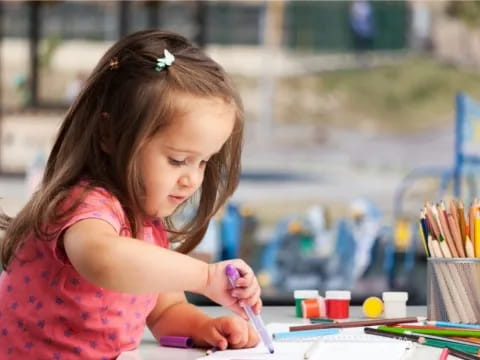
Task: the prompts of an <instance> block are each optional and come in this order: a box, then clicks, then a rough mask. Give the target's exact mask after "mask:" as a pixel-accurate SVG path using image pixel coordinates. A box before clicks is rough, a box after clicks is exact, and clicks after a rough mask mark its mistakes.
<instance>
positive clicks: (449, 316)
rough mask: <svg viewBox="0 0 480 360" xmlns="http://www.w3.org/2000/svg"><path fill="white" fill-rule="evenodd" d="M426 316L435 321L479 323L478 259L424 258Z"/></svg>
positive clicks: (479, 278)
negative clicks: (425, 265) (425, 264)
mask: <svg viewBox="0 0 480 360" xmlns="http://www.w3.org/2000/svg"><path fill="white" fill-rule="evenodd" d="M427 316H428V319H429V320H436V321H449V322H457V323H466V324H479V323H480V259H476V258H453V259H452V258H450V259H445V258H429V259H428V265H427Z"/></svg>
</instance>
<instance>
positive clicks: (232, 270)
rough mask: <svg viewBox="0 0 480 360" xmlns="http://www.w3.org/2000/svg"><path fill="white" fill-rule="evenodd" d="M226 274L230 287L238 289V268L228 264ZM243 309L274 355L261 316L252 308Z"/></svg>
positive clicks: (245, 307)
mask: <svg viewBox="0 0 480 360" xmlns="http://www.w3.org/2000/svg"><path fill="white" fill-rule="evenodd" d="M225 273H226V274H227V277H228V281H229V282H230V285H232V287H234V288H235V287H236V285H235V283H236V282H237V280H238V279H239V278H240V274H239V273H238V270H237V268H236V267H235V266H233V265H232V264H228V265H227V267H226V268H225ZM242 308H243V310H245V312H246V313H247V316H248V318H249V319H250V321H251V323H252V324H253V325H254V326H255V329H257V332H258V334H259V335H260V337H261V338H262V341H263V343H264V344H265V346H266V347H267V348H268V351H270V353H271V354H273V343H272V339H271V338H270V335H269V334H268V332H267V329H265V325H264V324H263V321H262V318H261V317H260V315H255V313H254V312H253V310H252V308H251V307H250V306H242Z"/></svg>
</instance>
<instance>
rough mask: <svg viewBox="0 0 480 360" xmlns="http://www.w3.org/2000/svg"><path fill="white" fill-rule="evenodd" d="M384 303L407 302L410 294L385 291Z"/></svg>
mask: <svg viewBox="0 0 480 360" xmlns="http://www.w3.org/2000/svg"><path fill="white" fill-rule="evenodd" d="M382 299H383V301H407V300H408V292H406V291H385V292H383V293H382Z"/></svg>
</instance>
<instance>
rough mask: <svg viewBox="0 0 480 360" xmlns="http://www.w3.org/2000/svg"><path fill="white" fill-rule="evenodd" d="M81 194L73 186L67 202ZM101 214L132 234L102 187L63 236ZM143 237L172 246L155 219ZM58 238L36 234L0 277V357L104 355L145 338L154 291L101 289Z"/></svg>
mask: <svg viewBox="0 0 480 360" xmlns="http://www.w3.org/2000/svg"><path fill="white" fill-rule="evenodd" d="M82 192H83V187H82V185H78V186H76V187H75V188H74V189H73V190H72V191H71V193H70V197H69V199H68V200H67V202H66V203H68V201H75V200H76V199H78V198H79V196H80V194H81V193H82ZM89 218H97V219H102V220H103V221H106V222H108V223H109V224H111V225H112V226H113V228H114V229H115V231H116V232H117V233H118V234H121V235H124V236H130V231H129V230H128V227H127V226H126V225H125V224H126V220H125V219H126V216H125V214H124V212H123V210H122V207H121V205H120V203H119V201H118V200H117V199H116V198H115V197H114V196H112V195H111V194H110V193H108V192H107V191H106V190H104V189H102V188H94V189H92V190H90V191H89V192H88V194H87V196H86V197H85V199H84V200H83V201H82V203H81V205H80V206H79V207H78V208H77V210H76V211H75V213H74V214H72V215H71V216H70V218H69V219H68V220H67V221H66V222H65V223H64V224H62V225H61V226H60V227H59V228H58V229H59V230H60V232H59V233H61V232H63V230H65V229H67V228H68V227H69V226H71V225H73V224H75V223H76V222H78V221H80V220H83V219H89ZM139 237H140V238H141V239H142V240H143V241H147V242H150V243H155V244H157V245H158V246H162V247H165V248H166V247H168V240H167V237H166V233H165V230H164V228H163V226H162V224H161V223H160V222H159V221H158V220H151V221H146V222H145V223H144V227H143V234H140V235H139ZM58 245H59V244H58V238H56V239H53V240H52V241H42V240H39V239H37V238H35V237H34V236H30V237H28V238H27V239H25V242H24V245H23V246H22V247H21V248H20V249H19V250H18V251H17V253H16V256H15V257H14V258H12V261H11V263H10V268H9V271H8V272H5V271H4V272H2V274H1V275H0V359H7V360H8V359H15V360H18V359H29V360H37V359H38V360H45V359H52V360H70V359H83V360H90V359H92V360H93V359H95V360H106V359H115V358H116V357H117V356H118V355H119V354H120V353H121V352H123V351H128V350H132V349H134V348H136V347H137V346H138V344H139V343H140V340H141V337H142V334H143V331H144V327H145V321H146V317H147V316H148V314H149V313H150V311H151V310H152V309H153V307H154V306H155V303H156V300H157V295H156V294H152V295H132V294H126V293H120V292H115V291H110V290H107V289H103V288H100V287H98V286H96V285H94V284H92V283H90V282H88V281H87V280H85V279H83V278H82V276H81V275H80V274H79V273H78V272H77V271H76V270H75V269H74V268H73V266H72V264H71V263H70V262H69V260H68V258H67V256H66V254H65V252H64V250H62V248H61V247H60V246H58Z"/></svg>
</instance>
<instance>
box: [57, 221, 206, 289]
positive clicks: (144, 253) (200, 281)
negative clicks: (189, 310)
mask: <svg viewBox="0 0 480 360" xmlns="http://www.w3.org/2000/svg"><path fill="white" fill-rule="evenodd" d="M63 244H64V247H65V252H66V254H67V256H68V258H69V260H70V262H71V263H72V265H73V266H74V267H75V269H76V270H77V271H78V272H79V273H80V274H81V275H82V276H83V277H85V278H86V279H87V280H89V281H90V282H92V283H94V284H95V285H97V286H100V287H104V288H107V289H111V290H115V291H120V292H128V293H143V294H158V293H161V292H171V291H185V290H186V291H192V292H201V293H202V291H201V290H202V289H204V288H205V287H206V286H207V284H208V276H209V274H208V273H209V271H208V264H206V263H204V262H203V261H200V260H196V259H193V258H192V257H190V256H187V255H183V254H180V253H178V252H175V251H171V250H168V249H164V248H161V247H159V246H156V245H153V244H150V243H147V242H144V241H141V240H137V239H133V238H128V237H122V236H119V235H118V234H116V232H115V230H114V228H113V227H112V226H111V225H110V224H108V223H107V222H105V221H103V220H99V219H86V220H81V221H79V222H77V223H75V224H74V225H72V226H71V227H70V228H68V229H67V230H66V231H65V234H64V236H63Z"/></svg>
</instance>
